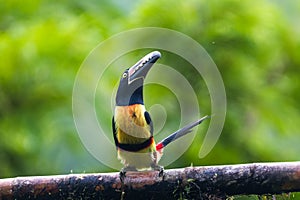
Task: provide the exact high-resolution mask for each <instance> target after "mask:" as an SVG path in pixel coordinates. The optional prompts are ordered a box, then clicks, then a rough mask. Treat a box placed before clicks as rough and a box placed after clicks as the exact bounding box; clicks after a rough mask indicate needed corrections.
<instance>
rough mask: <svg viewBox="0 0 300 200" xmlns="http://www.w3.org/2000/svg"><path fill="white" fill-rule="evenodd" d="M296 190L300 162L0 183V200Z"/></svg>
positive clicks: (174, 196)
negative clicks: (122, 180) (120, 176)
mask: <svg viewBox="0 0 300 200" xmlns="http://www.w3.org/2000/svg"><path fill="white" fill-rule="evenodd" d="M295 191H298V192H299V191H300V162H281V163H254V164H242V165H220V166H203V167H187V168H182V169H169V170H165V172H164V177H163V178H162V177H158V172H154V171H153V172H152V171H151V172H127V174H126V178H125V181H124V184H122V183H121V182H120V179H119V173H98V174H69V175H57V176H37V177H17V178H8V179H0V199H178V198H189V199H191V198H193V199H215V198H220V199H223V198H226V197H227V196H228V195H230V196H231V195H240V194H280V193H283V192H295Z"/></svg>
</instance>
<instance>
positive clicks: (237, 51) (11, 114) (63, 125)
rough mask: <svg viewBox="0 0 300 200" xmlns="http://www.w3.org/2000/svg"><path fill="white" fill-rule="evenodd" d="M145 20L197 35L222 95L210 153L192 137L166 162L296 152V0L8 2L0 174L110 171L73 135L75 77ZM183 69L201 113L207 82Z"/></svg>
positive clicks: (299, 17)
mask: <svg viewBox="0 0 300 200" xmlns="http://www.w3.org/2000/svg"><path fill="white" fill-rule="evenodd" d="M145 26H157V27H165V28H171V29H174V30H177V31H180V32H182V33H184V34H187V35H189V36H190V37H192V38H193V39H195V40H196V41H198V42H199V43H200V44H201V45H202V46H203V47H204V48H205V49H206V51H207V52H208V53H209V55H210V56H211V57H212V59H213V60H214V62H215V63H216V65H217V66H218V69H219V71H220V73H221V75H222V77H223V80H224V84H225V89H226V94H227V106H228V108H227V118H226V122H225V126H224V130H223V132H222V135H221V137H220V139H219V141H218V143H217V144H216V146H215V147H214V149H213V150H212V151H211V152H210V154H208V155H207V156H206V157H205V158H204V159H199V158H198V151H199V147H200V144H201V140H202V139H203V136H199V137H198V138H196V140H195V141H194V143H193V145H192V146H191V147H190V148H189V150H188V151H187V152H186V153H185V154H184V155H183V156H182V157H180V158H179V159H178V160H176V161H175V162H174V163H172V164H171V165H170V166H167V168H168V167H185V166H189V165H191V163H193V165H213V164H233V163H248V162H268V161H295V160H299V159H300V145H299V142H300V130H299V127H298V126H299V124H300V106H299V102H300V37H299V36H300V1H299V0H294V1H279V0H278V1H275V0H244V1H239V0H223V1H217V0H212V1H204V0H187V1H177V2H173V1H171V0H159V1H158V0H151V1H148V0H146V1H142V0H138V1H129V0H127V1H116V0H115V1H110V0H102V1H96V0H92V1H79V0H76V1H66V0H63V1H57V2H55V3H54V2H53V1H46V0H44V1H43V0H27V1H18V0H9V1H3V2H1V6H0V58H1V59H0V178H5V177H15V176H25V175H50V174H66V173H71V172H73V173H84V172H86V173H88V172H104V171H111V170H112V169H109V168H108V167H106V166H104V165H102V164H101V163H99V161H97V160H96V159H95V158H94V157H93V156H91V155H90V154H89V152H88V151H87V150H86V149H85V148H84V146H83V145H82V143H81V141H80V139H79V137H78V134H77V132H76V128H75V125H74V122H73V115H72V89H73V83H74V80H75V77H76V73H77V71H78V69H79V67H80V65H81V63H82V62H83V60H84V59H85V57H86V56H87V55H88V54H89V52H90V51H91V50H92V49H93V48H94V47H95V46H96V45H98V44H99V43H100V42H101V41H104V40H105V39H106V38H109V37H110V36H112V35H114V34H117V33H119V32H121V31H124V30H128V29H131V28H137V27H145ZM120 45H121V44H120ZM187 51H188V49H187ZM143 52H145V51H143ZM141 55H143V54H141ZM130 58H132V60H130V61H128V62H132V63H135V62H136V61H137V59H139V58H136V59H135V58H134V57H130ZM176 59H177V58H176V56H174V55H171V54H170V55H166V57H165V59H164V61H162V62H165V64H171V63H170V62H171V61H170V60H172V62H173V63H177V64H178V63H181V61H178V62H177V60H176ZM182 64H184V63H182ZM171 66H172V65H171ZM121 73H122V71H120V74H121ZM182 73H183V74H184V75H185V76H186V77H190V80H191V83H192V85H193V87H194V89H195V91H197V93H199V95H200V96H202V97H203V99H202V100H201V102H202V104H203V105H202V108H201V109H202V110H203V112H205V111H207V112H208V111H209V110H210V108H209V101H210V100H209V94H207V91H205V90H204V91H203V88H205V85H203V84H200V83H201V82H199V81H198V79H197V78H196V79H195V78H193V70H189V68H186V70H184V71H182ZM118 76H119V75H118ZM112 81H115V82H116V81H117V80H116V79H112ZM202 83H203V82H202ZM153 87H157V86H153ZM156 89H158V90H159V88H156ZM148 92H149V91H148ZM104 94H105V93H104ZM151 95H154V96H155V95H156V97H157V98H160V96H159V95H161V93H154V92H152V93H151ZM166 95H167V94H166ZM97 101H101V99H98V100H97ZM99 103H101V102H99ZM98 112H99V113H101V112H102V111H101V110H99V111H98ZM107 112H108V111H107V110H106V111H103V113H107ZM108 113H109V112H108ZM171 116H172V115H168V117H170V119H168V120H169V122H170V123H171V122H172V121H173V120H172V117H171ZM110 117H111V116H109V118H110ZM205 126H207V125H205V124H204V125H203V128H201V130H205ZM107 127H108V128H107V129H108V130H109V127H110V124H107ZM200 132H201V131H200ZM108 134H111V133H108ZM108 153H111V154H115V153H114V152H108ZM166 156H167V155H166Z"/></svg>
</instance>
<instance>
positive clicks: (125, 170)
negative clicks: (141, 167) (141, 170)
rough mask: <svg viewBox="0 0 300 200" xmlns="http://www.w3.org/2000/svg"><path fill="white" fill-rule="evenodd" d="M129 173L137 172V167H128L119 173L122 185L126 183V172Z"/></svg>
mask: <svg viewBox="0 0 300 200" xmlns="http://www.w3.org/2000/svg"><path fill="white" fill-rule="evenodd" d="M127 171H137V170H136V168H135V167H132V166H127V167H123V168H122V169H121V171H120V173H119V177H120V180H121V182H122V183H124V179H125V177H126V172H127Z"/></svg>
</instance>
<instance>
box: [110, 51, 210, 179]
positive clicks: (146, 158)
mask: <svg viewBox="0 0 300 200" xmlns="http://www.w3.org/2000/svg"><path fill="white" fill-rule="evenodd" d="M160 57H161V54H160V52H158V51H153V52H151V53H149V54H147V55H146V56H144V57H143V58H142V59H141V60H139V61H138V62H137V63H136V64H135V65H133V66H132V67H130V68H128V69H126V70H125V72H124V73H123V74H122V77H121V80H120V83H119V87H118V90H117V94H116V102H115V110H114V116H113V118H112V129H113V138H114V142H115V145H116V149H117V154H118V159H119V160H120V161H121V163H122V164H123V165H124V168H122V170H121V171H120V177H121V178H123V177H125V173H126V172H127V171H141V170H157V171H159V175H162V174H163V169H164V168H163V167H162V166H160V165H158V161H159V160H160V158H161V156H162V153H163V149H164V147H166V146H167V145H168V144H169V143H170V142H172V141H174V140H176V139H178V138H180V137H182V136H184V135H186V134H187V133H190V132H191V131H192V130H191V129H192V128H193V127H195V126H197V125H198V124H200V123H201V122H203V121H204V120H205V119H207V118H209V116H205V117H203V118H201V119H199V120H197V121H195V122H193V123H191V124H188V125H186V126H185V127H183V128H181V129H179V130H178V131H176V132H174V133H172V134H170V135H169V136H168V137H167V138H165V139H163V140H162V141H161V142H158V143H157V144H156V143H155V141H154V138H153V122H152V120H151V117H150V114H149V113H148V112H147V111H146V109H145V106H144V99H143V85H144V80H145V78H146V75H147V73H148V72H149V70H150V69H151V67H152V66H153V64H154V63H155V62H156V61H157V60H158V59H159V58H160Z"/></svg>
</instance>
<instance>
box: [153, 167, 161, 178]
mask: <svg viewBox="0 0 300 200" xmlns="http://www.w3.org/2000/svg"><path fill="white" fill-rule="evenodd" d="M152 169H153V170H156V171H158V176H159V177H164V167H163V166H160V165H154V166H152Z"/></svg>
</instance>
